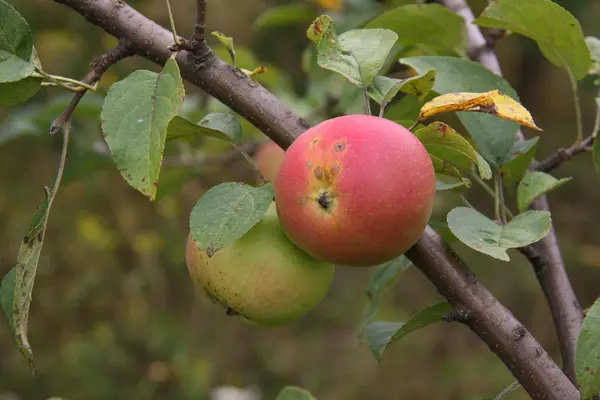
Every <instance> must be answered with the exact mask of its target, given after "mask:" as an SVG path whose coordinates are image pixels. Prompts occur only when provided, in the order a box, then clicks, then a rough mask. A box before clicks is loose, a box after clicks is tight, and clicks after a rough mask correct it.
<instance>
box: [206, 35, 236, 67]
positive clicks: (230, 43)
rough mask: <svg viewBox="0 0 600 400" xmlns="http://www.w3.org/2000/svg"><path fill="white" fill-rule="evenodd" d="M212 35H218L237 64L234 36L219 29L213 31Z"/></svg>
mask: <svg viewBox="0 0 600 400" xmlns="http://www.w3.org/2000/svg"><path fill="white" fill-rule="evenodd" d="M211 35H213V36H214V37H216V38H217V39H218V40H219V42H221V44H222V45H223V46H225V48H226V49H227V52H228V53H229V57H231V63H232V64H233V65H235V47H234V46H233V38H232V37H231V36H226V35H224V34H222V33H221V32H218V31H214V32H211Z"/></svg>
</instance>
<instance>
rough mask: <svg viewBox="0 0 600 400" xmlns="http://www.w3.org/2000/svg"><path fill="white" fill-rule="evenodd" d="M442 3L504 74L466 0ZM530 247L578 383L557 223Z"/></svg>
mask: <svg viewBox="0 0 600 400" xmlns="http://www.w3.org/2000/svg"><path fill="white" fill-rule="evenodd" d="M441 3H442V4H444V5H445V6H446V7H448V8H449V9H451V10H453V11H454V12H456V13H457V14H459V15H460V16H462V17H463V18H464V19H465V22H466V24H467V35H468V39H469V53H470V54H473V55H474V60H476V61H479V62H480V63H481V64H482V65H484V66H485V67H487V68H488V69H489V70H490V71H492V72H494V73H495V74H497V75H500V76H502V70H501V69H500V64H499V63H498V58H497V57H496V54H495V52H494V50H493V48H492V47H490V46H488V45H487V42H486V40H485V38H484V37H483V34H482V33H481V30H480V29H479V27H478V26H477V25H474V24H473V23H472V21H473V20H474V19H475V17H474V15H473V12H472V11H471V9H470V7H469V6H468V5H467V3H466V2H465V0H441ZM518 137H519V140H521V141H523V140H525V138H524V136H523V134H522V132H521V131H519V134H518ZM532 208H533V209H535V210H541V211H549V205H548V200H547V198H546V196H542V197H540V198H538V199H537V200H536V201H534V202H533V207H532ZM529 247H530V248H531V249H526V250H525V252H524V254H525V255H526V256H527V258H528V259H529V262H530V263H531V265H532V266H533V268H534V270H535V272H536V276H537V278H538V280H539V283H540V286H541V287H542V290H543V291H544V294H545V296H546V300H547V302H548V306H549V307H550V312H551V313H552V317H553V319H554V325H555V327H556V332H557V337H558V343H559V346H560V350H561V355H562V360H563V369H564V371H565V374H567V376H568V377H569V379H570V380H571V382H573V383H574V384H576V379H575V346H576V344H577V337H578V335H579V331H580V329H581V324H582V323H583V316H582V313H581V308H580V307H579V302H578V301H577V297H576V296H575V292H574V291H573V288H572V286H571V282H570V280H569V277H568V275H567V270H566V268H565V264H564V262H563V259H562V256H561V253H560V248H559V247H558V242H557V239H556V232H555V231H554V226H551V228H550V233H549V234H548V235H547V236H546V237H545V238H544V239H542V240H540V241H539V242H537V243H535V244H533V245H531V246H529ZM533 254H540V255H543V257H542V258H540V257H533V256H532V255H533Z"/></svg>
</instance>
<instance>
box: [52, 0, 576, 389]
mask: <svg viewBox="0 0 600 400" xmlns="http://www.w3.org/2000/svg"><path fill="white" fill-rule="evenodd" d="M56 1H57V2H59V3H62V4H65V5H67V6H69V7H70V8H72V9H74V10H76V11H77V12H79V13H80V14H82V15H84V16H85V17H86V18H87V20H88V21H90V22H91V23H93V24H95V25H98V26H101V27H102V28H104V29H105V30H106V31H107V32H108V33H110V34H112V35H114V36H116V37H122V38H125V39H127V40H129V41H131V42H132V43H133V44H134V45H135V46H136V47H138V52H139V54H141V55H143V56H144V57H145V58H147V59H149V60H151V61H154V62H156V63H158V64H163V63H164V62H165V60H166V59H167V58H168V57H169V56H170V51H169V49H168V47H169V45H170V44H171V34H170V32H169V31H167V30H166V29H164V28H162V27H161V26H159V25H158V24H156V23H155V22H153V21H151V20H149V19H148V18H146V17H144V16H143V15H141V14H140V13H139V12H138V11H136V10H135V9H133V8H131V7H130V6H129V5H127V4H126V3H123V2H119V3H116V2H115V1H113V0H95V1H80V0H56ZM150 34H151V35H152V40H149V37H148V35H150ZM203 61H204V62H202V63H198V59H197V56H196V57H192V56H190V54H189V52H187V51H182V52H181V53H180V54H179V56H178V57H177V62H178V64H179V66H180V69H181V72H182V76H183V77H184V78H185V79H187V80H188V81H190V82H191V83H192V84H196V85H197V86H199V87H200V88H201V89H204V90H206V91H207V92H209V93H210V94H211V95H212V96H213V97H215V98H216V99H217V100H219V101H221V102H223V103H224V104H226V105H228V106H229V107H230V108H232V109H233V110H234V111H235V112H236V113H238V114H240V115H242V116H244V117H245V118H246V119H248V121H249V122H251V123H252V124H254V125H255V126H256V127H257V128H258V129H260V130H261V131H263V132H264V133H265V135H267V136H268V137H269V138H270V139H272V140H273V141H274V142H275V143H277V144H278V145H279V146H280V147H282V148H283V149H287V148H288V147H289V146H290V144H291V143H292V142H293V141H294V140H295V139H296V137H298V136H299V135H300V134H302V132H304V131H305V130H306V129H308V128H309V126H308V124H307V123H306V122H305V121H304V120H303V119H302V118H300V117H298V116H297V115H296V114H295V113H294V111H292V110H291V109H290V108H289V107H288V106H287V105H286V104H285V103H283V102H281V101H280V100H279V99H277V98H276V97H275V96H274V95H273V94H271V93H270V92H269V91H268V90H266V89H265V88H264V87H262V86H261V85H260V84H258V83H256V82H252V84H249V83H248V77H246V76H245V75H244V74H243V73H242V72H241V71H239V70H238V69H237V68H235V67H232V66H231V65H228V64H227V63H225V62H224V61H223V60H221V59H220V58H218V57H216V56H215V55H214V54H212V55H210V57H207V58H206V59H204V60H203ZM407 256H408V257H409V258H410V259H411V261H412V262H413V263H414V264H415V265H416V266H417V267H418V268H419V269H420V270H421V271H422V272H423V273H424V274H425V275H426V276H427V277H428V278H429V280H430V281H431V282H432V283H433V284H434V285H435V286H436V287H437V290H438V291H439V292H440V293H441V294H442V295H444V297H446V298H447V299H448V301H449V302H450V303H451V304H452V305H453V306H454V307H459V306H462V307H463V308H465V309H469V310H471V311H472V312H473V313H474V315H475V317H474V318H469V320H468V322H467V325H468V326H469V328H470V329H471V330H473V331H474V332H475V333H476V334H477V335H478V336H479V337H480V338H481V340H482V341H484V342H485V343H486V344H487V345H488V346H489V348H490V349H491V350H492V351H493V352H494V353H496V354H497V355H498V357H499V358H500V359H501V360H502V361H503V362H504V363H505V364H506V365H507V367H508V368H509V369H510V370H511V372H512V373H513V375H514V376H515V378H516V379H518V380H519V382H521V383H522V384H523V387H524V388H525V390H527V392H528V393H529V394H530V395H531V397H532V398H534V399H546V400H559V399H560V400H579V392H578V391H577V389H576V388H575V386H573V384H572V383H571V382H570V381H569V380H568V379H567V378H566V377H565V375H564V374H563V373H562V371H561V370H560V368H558V367H557V366H556V364H555V363H554V361H553V360H552V359H551V358H550V357H549V356H548V354H547V353H546V352H545V351H544V350H543V349H542V347H541V346H540V344H539V343H538V342H537V341H536V340H535V339H534V338H533V336H532V335H531V334H529V332H528V331H527V330H526V329H525V328H523V326H522V325H521V324H520V323H519V321H518V320H517V319H516V318H515V317H514V316H513V315H512V314H511V313H510V312H509V311H508V310H507V309H506V308H505V307H504V306H503V305H502V304H501V303H500V302H499V301H498V299H496V298H495V297H493V296H492V294H491V293H490V292H489V291H488V290H487V289H486V288H485V287H484V286H483V285H482V284H481V283H479V282H478V281H477V279H476V278H475V276H474V274H473V273H472V272H471V271H470V270H469V269H468V268H467V267H466V266H465V264H464V263H463V262H462V261H461V260H460V258H459V256H458V255H457V254H456V253H455V252H454V251H453V250H452V249H451V248H450V247H449V246H448V245H446V243H445V242H444V240H443V238H442V237H441V236H440V235H439V234H437V233H436V232H435V231H434V230H433V229H430V228H427V229H426V230H425V231H424V232H423V234H422V236H421V238H420V239H419V241H418V242H417V243H416V244H415V245H414V246H413V247H412V248H411V249H410V250H409V251H408V252H407Z"/></svg>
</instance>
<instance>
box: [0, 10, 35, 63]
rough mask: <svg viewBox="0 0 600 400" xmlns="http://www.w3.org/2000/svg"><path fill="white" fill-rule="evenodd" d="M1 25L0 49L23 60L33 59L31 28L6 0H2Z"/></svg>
mask: <svg viewBox="0 0 600 400" xmlns="http://www.w3.org/2000/svg"><path fill="white" fill-rule="evenodd" d="M0 26H1V27H2V29H1V34H0V50H4V51H5V52H7V53H10V54H14V55H15V56H17V57H19V58H21V59H22V60H29V59H31V53H32V51H33V38H32V36H31V29H30V28H29V25H28V24H27V22H26V21H25V19H24V18H23V17H22V16H21V14H19V13H18V11H17V10H15V8H14V7H13V6H11V5H10V4H8V3H7V2H6V1H4V0H0ZM0 54H1V52H0ZM0 59H2V57H1V56H0ZM0 65H1V64H0ZM0 68H2V67H0Z"/></svg>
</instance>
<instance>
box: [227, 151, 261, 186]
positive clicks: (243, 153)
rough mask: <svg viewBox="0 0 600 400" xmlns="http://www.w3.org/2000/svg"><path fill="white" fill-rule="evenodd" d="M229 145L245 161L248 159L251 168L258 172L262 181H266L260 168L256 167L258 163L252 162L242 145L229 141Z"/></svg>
mask: <svg viewBox="0 0 600 400" xmlns="http://www.w3.org/2000/svg"><path fill="white" fill-rule="evenodd" d="M231 145H232V146H233V147H234V148H235V149H236V150H237V151H238V152H239V153H240V154H241V155H242V156H243V157H244V158H245V159H246V161H248V163H250V165H251V166H252V168H253V169H254V170H255V171H256V172H258V174H259V176H260V178H261V179H262V180H263V182H268V180H267V179H266V178H265V176H264V175H263V173H262V172H261V171H260V168H259V167H258V165H257V164H256V163H255V162H254V160H253V159H252V157H250V155H249V154H248V153H246V151H245V150H244V149H243V148H242V146H240V145H239V144H237V143H236V142H231Z"/></svg>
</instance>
